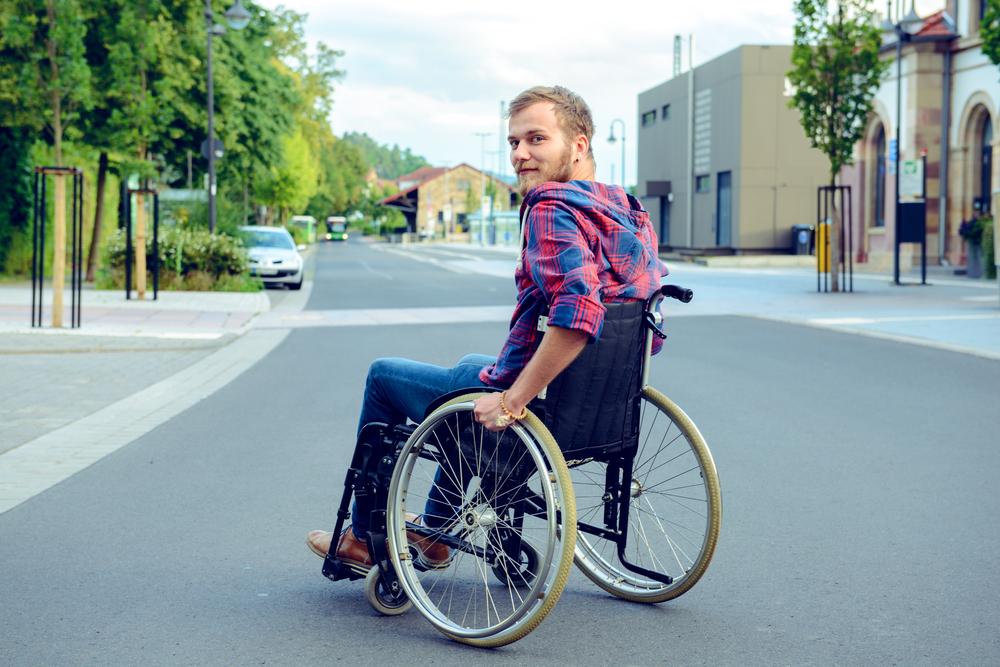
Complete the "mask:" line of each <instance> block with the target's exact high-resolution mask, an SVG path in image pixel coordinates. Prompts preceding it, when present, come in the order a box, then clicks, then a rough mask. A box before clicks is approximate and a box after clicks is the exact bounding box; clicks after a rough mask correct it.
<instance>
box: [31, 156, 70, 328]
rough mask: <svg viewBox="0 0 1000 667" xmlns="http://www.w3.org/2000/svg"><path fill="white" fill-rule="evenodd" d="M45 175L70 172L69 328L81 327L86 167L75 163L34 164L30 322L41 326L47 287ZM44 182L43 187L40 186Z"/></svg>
mask: <svg viewBox="0 0 1000 667" xmlns="http://www.w3.org/2000/svg"><path fill="white" fill-rule="evenodd" d="M46 176H71V177H72V178H73V194H72V197H71V200H70V201H71V205H72V208H71V210H70V224H71V225H72V227H71V231H70V237H71V239H72V241H71V246H70V256H71V258H72V259H71V265H70V295H71V296H70V328H71V329H77V328H79V327H80V302H81V300H82V298H83V170H82V169H77V168H76V167H35V180H34V186H33V211H32V217H31V326H32V327H33V328H34V327H40V326H42V305H43V300H44V299H43V297H44V287H45V212H46V210H47V208H46V205H47V203H48V202H47V197H48V192H47V185H46V184H47V182H48V181H47V180H46V178H45V177H46ZM39 185H41V188H39Z"/></svg>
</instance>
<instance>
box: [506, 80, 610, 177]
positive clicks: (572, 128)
mask: <svg viewBox="0 0 1000 667" xmlns="http://www.w3.org/2000/svg"><path fill="white" fill-rule="evenodd" d="M539 102H550V103H551V104H552V106H553V108H554V109H555V113H556V118H557V119H558V120H559V124H560V126H562V130H563V133H564V134H565V135H566V138H567V139H569V140H570V141H573V139H575V138H576V137H577V136H578V135H580V134H582V135H583V136H585V137H587V157H588V158H590V160H593V159H594V151H593V149H592V148H591V146H590V144H591V143H592V141H593V139H594V117H593V116H591V115H590V107H588V106H587V103H586V102H584V101H583V98H582V97H580V96H579V95H577V94H576V93H574V92H573V91H572V90H570V89H568V88H563V87H562V86H535V87H534V88H528V89H527V90H525V91H524V92H522V93H519V94H518V96H517V97H515V98H514V99H513V100H511V102H510V107H509V108H508V109H507V117H508V118H510V117H511V116H513V115H514V114H516V113H518V112H520V111H523V110H525V109H527V108H528V107H530V106H531V105H532V104H538V103H539Z"/></svg>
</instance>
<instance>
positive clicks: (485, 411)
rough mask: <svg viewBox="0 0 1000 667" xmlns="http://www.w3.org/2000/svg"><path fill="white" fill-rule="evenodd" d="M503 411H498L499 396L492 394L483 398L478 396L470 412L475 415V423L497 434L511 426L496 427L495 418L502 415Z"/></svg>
mask: <svg viewBox="0 0 1000 667" xmlns="http://www.w3.org/2000/svg"><path fill="white" fill-rule="evenodd" d="M503 413H504V412H503V410H501V409H500V394H499V393H492V394H486V395H485V396H480V397H479V398H477V399H476V402H475V407H474V408H473V410H472V414H473V415H475V417H476V421H477V422H479V423H480V424H482V425H483V426H485V427H486V428H487V429H488V430H490V431H494V432H499V431H502V430H504V429H505V428H507V426H510V424H513V423H514V422H510V423H508V424H506V425H504V426H497V418H498V417H500V416H501V415H503Z"/></svg>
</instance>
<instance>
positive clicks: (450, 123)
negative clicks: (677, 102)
mask: <svg viewBox="0 0 1000 667" xmlns="http://www.w3.org/2000/svg"><path fill="white" fill-rule="evenodd" d="M259 1H260V2H261V4H263V5H264V6H267V7H271V8H274V7H277V6H279V5H283V6H285V7H287V8H288V9H292V10H294V11H296V12H300V13H305V14H307V15H308V19H307V21H306V35H305V36H306V40H307V41H308V42H309V43H310V44H311V45H313V44H315V43H316V42H319V41H322V42H324V43H326V44H327V45H328V46H330V47H332V48H334V49H339V50H342V51H344V57H343V58H342V59H341V60H340V61H339V65H340V67H341V69H343V70H345V71H346V73H347V75H346V77H345V78H344V80H343V81H342V82H341V83H340V84H339V85H338V86H337V88H336V90H335V92H334V109H333V113H332V115H331V118H330V122H331V125H332V126H333V130H334V132H335V133H336V134H338V135H340V134H343V133H344V132H349V131H355V132H367V133H368V134H369V135H370V136H371V137H373V138H374V139H375V140H376V141H378V142H380V143H385V144H389V145H392V144H399V146H400V147H403V148H407V147H408V148H410V149H411V150H412V151H413V152H414V153H416V154H418V155H423V156H424V157H425V158H427V159H428V160H429V161H430V162H431V163H432V164H434V165H436V166H452V165H456V164H459V163H461V162H467V163H469V164H471V165H473V166H474V167H477V168H478V167H480V166H482V165H485V167H486V168H487V169H490V170H493V171H496V170H497V168H498V154H499V153H500V152H501V151H503V155H502V160H503V168H504V169H505V170H506V171H505V173H506V174H510V173H511V168H510V165H509V163H508V161H507V160H508V156H507V152H506V151H507V147H506V145H505V143H504V145H502V146H501V140H503V139H504V138H505V137H506V125H503V126H501V119H500V103H501V101H507V100H510V99H512V98H513V97H514V96H516V95H517V93H519V92H520V91H522V90H524V89H525V88H529V87H531V86H534V85H554V84H559V85H563V86H566V87H568V88H570V89H571V90H573V91H575V92H576V93H578V94H580V95H581V96H582V97H583V98H584V99H585V100H587V102H588V103H589V105H590V107H591V111H592V113H593V116H594V128H595V129H594V140H593V149H594V155H595V158H596V159H597V165H598V168H597V178H598V180H602V181H607V182H611V181H612V178H611V174H612V170H614V182H616V183H617V182H620V179H621V144H620V143H618V142H616V143H614V144H611V143H609V142H608V135H609V133H610V131H611V125H612V122H613V121H614V120H615V119H621V120H622V121H624V124H625V144H626V155H625V178H626V182H627V184H633V183H635V176H636V126H637V121H638V119H637V114H638V109H637V97H638V94H639V93H640V92H642V91H645V90H648V89H649V88H652V87H654V86H656V85H658V84H660V83H662V82H663V81H666V80H667V79H669V78H670V77H671V75H672V71H673V41H674V40H673V37H674V35H675V34H680V35H683V36H684V39H685V43H684V48H683V58H682V69H683V70H686V69H687V68H688V66H689V62H688V56H687V49H688V47H687V38H688V37H687V36H688V35H690V34H693V35H694V62H695V65H699V64H702V63H705V62H707V61H708V60H711V59H712V58H715V57H717V56H719V55H722V54H723V53H726V52H727V51H730V50H732V49H734V48H736V47H738V46H740V45H742V44H791V41H792V27H793V20H794V17H793V14H792V6H793V2H792V0H753V1H752V2H748V1H747V0H713V1H712V2H704V1H701V2H698V1H690V0H689V1H682V2H678V1H676V0H675V1H672V2H650V1H649V0H645V1H641V2H640V1H639V0H617V1H612V2H608V1H607V0H604V1H603V2H596V1H594V0H575V1H574V2H557V1H555V0H533V1H526V0H508V1H507V2H482V1H481V0H420V1H419V2H414V1H412V0H363V1H359V0H284V1H283V2H280V3H279V2H276V1H274V0H259ZM879 5H880V6H881V3H879ZM943 5H944V2H943V0H922V1H920V2H917V7H916V8H917V12H918V13H919V14H921V15H926V14H929V13H931V12H933V11H935V10H936V9H938V8H939V7H942V6H943ZM615 131H616V134H617V136H618V137H620V136H621V135H620V132H621V124H616V126H615ZM484 132H485V133H490V135H489V136H487V137H485V138H481V137H480V136H477V133H484Z"/></svg>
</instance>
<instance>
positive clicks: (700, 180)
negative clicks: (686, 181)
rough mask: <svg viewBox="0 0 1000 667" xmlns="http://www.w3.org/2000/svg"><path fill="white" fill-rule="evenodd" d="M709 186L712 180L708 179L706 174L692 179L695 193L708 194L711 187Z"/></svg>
mask: <svg viewBox="0 0 1000 667" xmlns="http://www.w3.org/2000/svg"><path fill="white" fill-rule="evenodd" d="M711 184H712V179H711V178H709V176H708V174H705V175H703V176H695V177H694V191H695V192H708V191H709V190H710V189H711V187H712V185H711Z"/></svg>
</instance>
